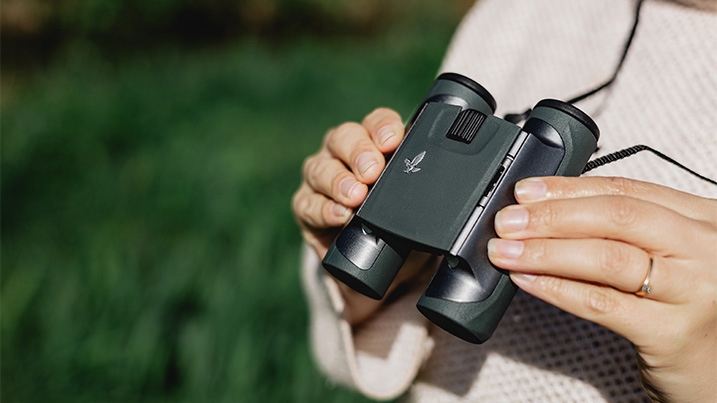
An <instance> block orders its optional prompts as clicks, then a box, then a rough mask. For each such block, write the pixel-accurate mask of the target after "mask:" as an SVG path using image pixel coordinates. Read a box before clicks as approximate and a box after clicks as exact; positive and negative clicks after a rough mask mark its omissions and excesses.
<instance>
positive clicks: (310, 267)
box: [303, 0, 717, 403]
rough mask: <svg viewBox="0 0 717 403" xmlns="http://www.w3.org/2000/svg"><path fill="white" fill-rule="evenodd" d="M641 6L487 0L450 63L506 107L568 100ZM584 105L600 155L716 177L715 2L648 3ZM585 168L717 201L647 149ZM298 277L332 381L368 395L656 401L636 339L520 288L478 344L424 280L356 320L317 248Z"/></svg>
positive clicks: (716, 191)
mask: <svg viewBox="0 0 717 403" xmlns="http://www.w3.org/2000/svg"><path fill="white" fill-rule="evenodd" d="M634 4H635V2H634V1H627V0H530V1H528V0H525V1H522V0H480V1H479V2H478V3H477V4H476V5H475V6H474V7H473V8H472V10H471V11H470V12H469V13H468V14H467V15H466V17H465V18H464V20H463V22H462V23H461V25H460V26H459V29H458V30H457V33H456V35H455V37H454V39H453V41H452V43H451V46H450V48H449V50H448V53H447V55H446V57H445V60H444V63H443V65H442V67H441V71H452V72H457V73H461V74H463V75H466V76H468V77H471V78H472V79H474V80H475V81H477V82H478V83H480V84H481V85H482V86H484V87H485V88H486V89H487V90H488V91H489V92H491V94H492V95H493V96H494V97H495V99H496V100H497V102H498V108H497V111H496V115H498V116H503V115H504V114H505V113H508V112H522V111H523V110H525V109H527V108H529V107H531V106H532V105H534V104H535V103H536V102H537V101H539V100H540V99H544V98H556V99H569V98H571V97H573V96H575V95H578V94H580V93H582V92H584V91H586V90H589V89H592V88H593V87H595V86H597V85H599V84H601V83H603V82H604V81H606V80H607V79H608V78H609V77H610V76H611V74H612V72H613V70H614V69H615V66H616V64H617V63H618V60H619V58H620V55H621V53H622V47H623V46H624V43H625V41H626V38H627V36H628V34H629V32H630V28H631V25H632V23H633V18H634V8H635V7H634ZM576 106H578V107H579V108H581V109H582V110H584V111H585V112H586V113H588V114H589V115H590V116H591V117H593V118H594V120H595V121H596V123H597V124H598V126H599V127H600V131H601V137H600V142H599V147H600V148H599V152H598V153H597V155H596V156H599V155H602V154H606V153H609V152H613V151H616V150H619V149H622V148H625V147H629V146H632V145H635V144H646V145H648V146H651V147H653V148H655V149H657V150H660V151H662V152H664V153H665V154H667V155H669V156H670V157H672V158H674V159H676V160H678V161H680V162H682V163H684V164H685V165H687V166H689V167H690V168H692V169H694V170H696V171H698V172H700V173H701V174H703V175H706V176H708V177H710V178H713V179H716V178H717V0H691V1H687V0H683V1H681V2H676V1H660V0H645V4H644V5H643V9H642V13H641V16H640V23H639V26H638V28H637V32H636V36H635V39H634V42H633V44H632V46H631V48H630V51H629V53H628V55H627V58H626V60H625V63H624V65H623V67H622V70H621V71H620V73H619V76H618V78H617V80H616V81H615V83H614V84H613V85H612V86H611V87H610V89H609V90H607V91H603V92H601V93H599V94H597V95H595V96H593V97H591V98H589V99H587V100H585V101H582V102H580V103H578V104H577V105H576ZM589 174H590V175H600V176H623V177H628V178H635V179H639V180H645V181H650V182H654V183H658V184H662V185H666V186H670V187H672V188H676V189H679V190H682V191H686V192H689V193H693V194H697V195H701V196H706V197H712V198H717V186H713V185H709V184H707V183H706V182H704V181H701V180H699V179H697V178H695V177H694V176H691V175H689V174H686V173H685V172H684V171H683V170H681V169H680V168H678V167H675V166H673V165H671V164H669V163H667V162H665V161H663V160H661V159H659V158H658V157H656V156H654V155H652V154H651V153H648V152H642V153H639V154H637V155H634V156H632V157H629V158H627V159H625V160H621V161H618V162H614V163H612V164H609V165H606V166H603V167H600V168H597V169H595V170H594V171H591V172H590V173H589ZM303 283H304V287H305V291H306V295H307V300H308V303H309V306H310V312H311V319H310V323H311V325H310V334H311V337H310V340H311V345H312V348H313V352H314V356H315V359H316V362H317V364H318V366H319V367H320V368H321V369H322V371H323V372H325V374H326V376H327V377H328V378H329V379H330V380H332V381H334V382H338V383H340V384H343V385H347V386H349V387H351V388H355V389H357V390H359V391H360V392H362V393H363V394H365V395H367V396H369V397H373V398H376V399H389V398H394V397H397V396H402V397H403V398H404V399H405V400H407V401H412V402H434V403H435V402H444V401H445V402H447V401H451V402H453V401H471V402H528V401H534V402H572V401H575V402H602V401H610V402H633V401H647V400H648V398H647V396H646V394H645V393H644V391H643V390H642V387H641V385H640V382H639V377H638V369H637V364H636V356H635V351H634V348H633V346H632V345H631V343H630V342H629V341H627V340H626V339H624V338H622V337H621V336H619V335H616V334H614V333H612V332H611V331H609V330H607V329H605V328H603V327H600V326H598V325H596V324H594V323H591V322H588V321H585V320H583V319H580V318H578V317H575V316H573V315H571V314H568V313H566V312H564V311H561V310H560V309H557V308H555V307H553V306H551V305H549V304H547V303H545V302H542V301H540V300H538V299H536V298H534V297H532V296H530V295H528V294H526V293H524V292H522V291H519V292H518V293H517V294H516V297H515V298H514V300H513V302H512V303H511V306H510V308H509V309H508V311H507V312H506V314H505V316H504V317H503V319H502V321H501V323H500V324H499V326H498V328H497V330H496V332H495V333H494V335H493V337H492V338H491V339H490V340H489V341H487V342H486V343H484V344H482V345H473V344H470V343H467V342H464V341H462V340H460V339H458V338H456V337H454V336H452V335H450V334H448V333H446V332H445V331H443V330H441V329H440V328H438V327H436V326H435V325H433V324H431V323H430V322H429V321H428V320H426V319H425V318H424V317H423V316H422V315H421V314H420V313H419V312H418V311H417V309H416V307H415V303H416V301H417V300H418V298H419V296H420V294H421V292H422V289H421V288H420V287H415V288H414V289H409V290H408V291H404V292H403V293H402V294H401V295H397V296H394V297H393V298H392V299H391V302H390V303H386V304H385V305H384V306H383V307H382V309H381V310H380V311H379V312H377V313H376V314H374V315H373V316H372V317H371V318H369V319H368V320H367V321H366V322H365V323H363V324H361V325H360V326H358V327H356V328H352V327H351V326H350V325H349V324H348V322H346V321H345V320H344V319H343V316H342V311H343V309H344V301H343V299H342V297H341V294H340V292H339V290H338V287H337V284H336V282H335V280H334V279H333V278H332V277H331V276H329V275H328V274H326V273H325V271H324V270H323V269H321V267H320V264H319V260H318V258H317V256H316V255H315V253H314V252H313V251H310V250H309V249H308V248H307V249H306V250H305V253H304V261H303ZM715 401H717V397H716V399H715Z"/></svg>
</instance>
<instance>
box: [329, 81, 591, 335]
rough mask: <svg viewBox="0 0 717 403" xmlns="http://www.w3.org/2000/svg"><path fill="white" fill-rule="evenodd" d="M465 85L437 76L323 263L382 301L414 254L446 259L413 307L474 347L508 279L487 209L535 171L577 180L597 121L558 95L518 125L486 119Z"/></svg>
mask: <svg viewBox="0 0 717 403" xmlns="http://www.w3.org/2000/svg"><path fill="white" fill-rule="evenodd" d="M495 108H496V103H495V100H494V99H493V97H492V96H491V95H490V93H489V92H488V91H487V90H486V89H485V88H483V87H482V86H481V85H479V84H478V83H476V82H474V81H473V80H471V79H469V78H467V77H465V76H462V75H459V74H455V73H445V74H441V75H440V76H438V78H437V79H436V80H435V82H434V83H433V86H432V87H431V89H430V90H429V92H428V95H427V96H426V97H425V99H424V100H423V102H422V103H421V104H420V106H419V107H418V109H417V110H416V112H415V113H414V115H413V116H412V118H411V119H410V120H409V122H408V124H407V126H406V136H405V138H404V140H403V142H402V143H401V145H400V146H399V147H398V148H397V149H396V151H395V152H394V153H393V154H392V156H391V158H390V160H389V162H388V163H387V165H386V168H385V169H384V171H383V173H382V174H381V176H380V177H379V179H378V181H376V183H375V184H374V185H373V186H372V187H371V190H370V192H369V194H368V196H367V197H366V200H364V202H363V204H362V205H361V206H360V207H359V208H358V209H357V210H356V214H355V215H354V217H353V218H352V219H351V221H350V222H349V223H348V224H347V226H346V227H344V228H343V229H342V231H341V232H340V233H339V235H338V236H337V238H336V239H335V240H334V242H333V243H332V245H331V247H330V248H329V251H328V252H327V254H326V256H325V257H324V259H323V262H322V263H323V266H324V268H325V269H326V270H327V271H328V272H329V273H331V274H332V275H333V276H334V277H336V278H337V279H338V280H340V281H342V282H344V283H346V284H347V285H348V286H349V287H351V288H353V289H354V290H356V291H358V292H360V293H362V294H364V295H366V296H369V297H371V298H374V299H381V298H383V296H384V294H385V293H386V290H387V289H388V287H389V285H390V284H391V282H392V281H393V279H394V278H395V276H396V274H397V273H398V271H399V269H400V268H401V266H402V265H403V263H404V261H405V259H406V257H407V256H408V254H409V252H410V251H411V250H417V251H422V252H428V253H431V254H434V255H443V257H444V258H443V260H442V261H441V264H440V265H439V267H438V270H437V271H436V273H435V274H434V276H433V278H432V279H431V281H430V283H429V284H428V286H427V287H426V289H425V291H424V292H423V295H422V296H421V298H420V299H419V300H418V303H417V307H418V309H419V311H420V312H421V313H422V314H423V315H425V316H426V317H427V318H428V319H429V320H431V321H432V322H433V323H435V324H436V325H438V326H440V327H441V328H443V329H445V330H446V331H448V332H450V333H452V334H453V335H455V336H457V337H460V338H461V339H464V340H466V341H469V342H472V343H483V342H485V341H486V340H488V339H489V338H490V336H491V335H492V334H493V332H494V331H495V329H496V327H497V326H498V323H499V322H500V319H501V318H502V317H503V315H504V313H505V311H506V310H507V309H508V306H509V305H510V302H511V300H512V299H513V296H514V295H515V292H516V291H517V289H518V288H517V286H516V285H515V284H513V283H512V281H511V280H510V276H509V274H508V273H507V272H506V271H504V270H501V269H499V268H496V267H495V266H493V265H492V264H491V262H490V261H489V260H488V256H487V243H488V240H489V239H491V238H494V237H496V233H495V230H494V227H493V221H494V218H495V214H496V213H497V212H498V211H499V210H500V209H502V208H503V207H505V206H508V205H510V204H515V203H516V201H515V198H514V196H513V188H514V186H515V184H516V182H518V181H519V180H521V179H524V178H528V177H532V176H548V175H563V176H578V175H580V173H581V172H582V170H583V168H585V165H586V164H587V161H588V159H589V158H590V155H591V154H592V153H593V152H594V151H595V149H596V146H597V140H598V137H599V129H598V127H597V125H596V124H595V122H593V120H592V119H591V118H590V117H589V116H588V115H586V114H585V113H583V112H582V111H580V110H579V109H577V108H576V107H574V106H572V105H570V104H567V103H564V102H562V101H557V100H552V99H546V100H542V101H540V102H538V103H537V104H536V105H535V107H534V108H533V110H532V111H531V112H530V115H528V117H527V119H526V120H525V123H524V124H523V127H522V128H521V127H519V126H517V125H516V124H513V123H510V122H508V121H505V120H503V119H500V118H498V117H496V116H494V115H493V113H494V111H495Z"/></svg>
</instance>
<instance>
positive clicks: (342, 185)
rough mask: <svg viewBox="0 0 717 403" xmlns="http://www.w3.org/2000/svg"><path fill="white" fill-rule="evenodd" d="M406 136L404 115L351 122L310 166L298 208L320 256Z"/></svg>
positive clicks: (385, 113)
mask: <svg viewBox="0 0 717 403" xmlns="http://www.w3.org/2000/svg"><path fill="white" fill-rule="evenodd" d="M403 131H404V129H403V123H402V122H401V117H400V116H399V115H398V113H396V112H395V111H393V110H391V109H386V108H379V109H376V110H374V111H373V112H371V113H369V114H368V115H367V116H366V117H365V118H364V120H363V122H362V123H355V122H347V123H343V124H342V125H340V126H338V127H336V128H334V129H331V130H329V131H328V133H326V136H324V141H323V144H322V145H321V149H319V151H318V152H317V153H316V154H314V155H311V156H309V157H308V158H307V159H306V160H305V161H304V167H303V178H302V182H301V186H300V187H299V189H298V190H297V191H296V193H295V194H294V198H293V200H292V207H293V210H294V216H295V217H296V221H297V222H298V224H299V228H300V229H301V233H302V235H303V237H304V239H305V240H306V242H307V243H308V244H309V245H310V246H311V247H312V248H314V250H315V251H316V253H317V254H318V255H319V257H323V256H324V255H325V254H326V251H327V250H328V248H329V246H330V245H331V242H332V241H333V239H334V238H335V237H336V234H337V233H338V229H340V228H341V227H342V226H343V225H345V224H346V223H347V222H348V220H349V218H350V217H351V214H352V213H353V209H354V208H355V207H358V206H359V205H360V204H361V203H362V202H363V201H364V199H365V198H366V195H367V194H368V185H372V184H373V183H374V182H376V180H377V179H378V177H379V175H380V174H381V172H382V171H383V168H384V166H385V165H386V160H385V158H384V154H388V153H391V152H393V151H394V150H395V149H396V147H398V145H399V144H400V143H401V140H402V139H403Z"/></svg>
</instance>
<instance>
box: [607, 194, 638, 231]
mask: <svg viewBox="0 0 717 403" xmlns="http://www.w3.org/2000/svg"><path fill="white" fill-rule="evenodd" d="M610 203H611V205H610V208H609V209H608V217H609V219H610V221H611V222H612V223H613V224H614V225H615V226H616V227H618V228H626V227H632V226H634V225H635V224H636V223H637V222H638V221H639V219H640V211H639V209H638V208H637V206H636V205H635V203H634V202H633V201H632V200H631V199H630V198H628V197H615V198H612V200H611V202H610Z"/></svg>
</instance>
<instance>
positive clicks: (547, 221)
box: [530, 202, 562, 228]
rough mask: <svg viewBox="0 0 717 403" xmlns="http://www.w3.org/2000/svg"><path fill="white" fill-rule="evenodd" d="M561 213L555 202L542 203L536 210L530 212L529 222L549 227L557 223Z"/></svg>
mask: <svg viewBox="0 0 717 403" xmlns="http://www.w3.org/2000/svg"><path fill="white" fill-rule="evenodd" d="M561 215H562V211H561V209H560V208H559V207H558V206H557V203H550V202H549V203H543V204H542V205H541V207H540V208H539V209H537V211H534V212H531V214H530V217H531V221H533V222H532V223H531V224H533V225H537V226H540V227H547V228H550V227H552V226H554V225H555V224H556V223H558V220H560V217H561Z"/></svg>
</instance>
